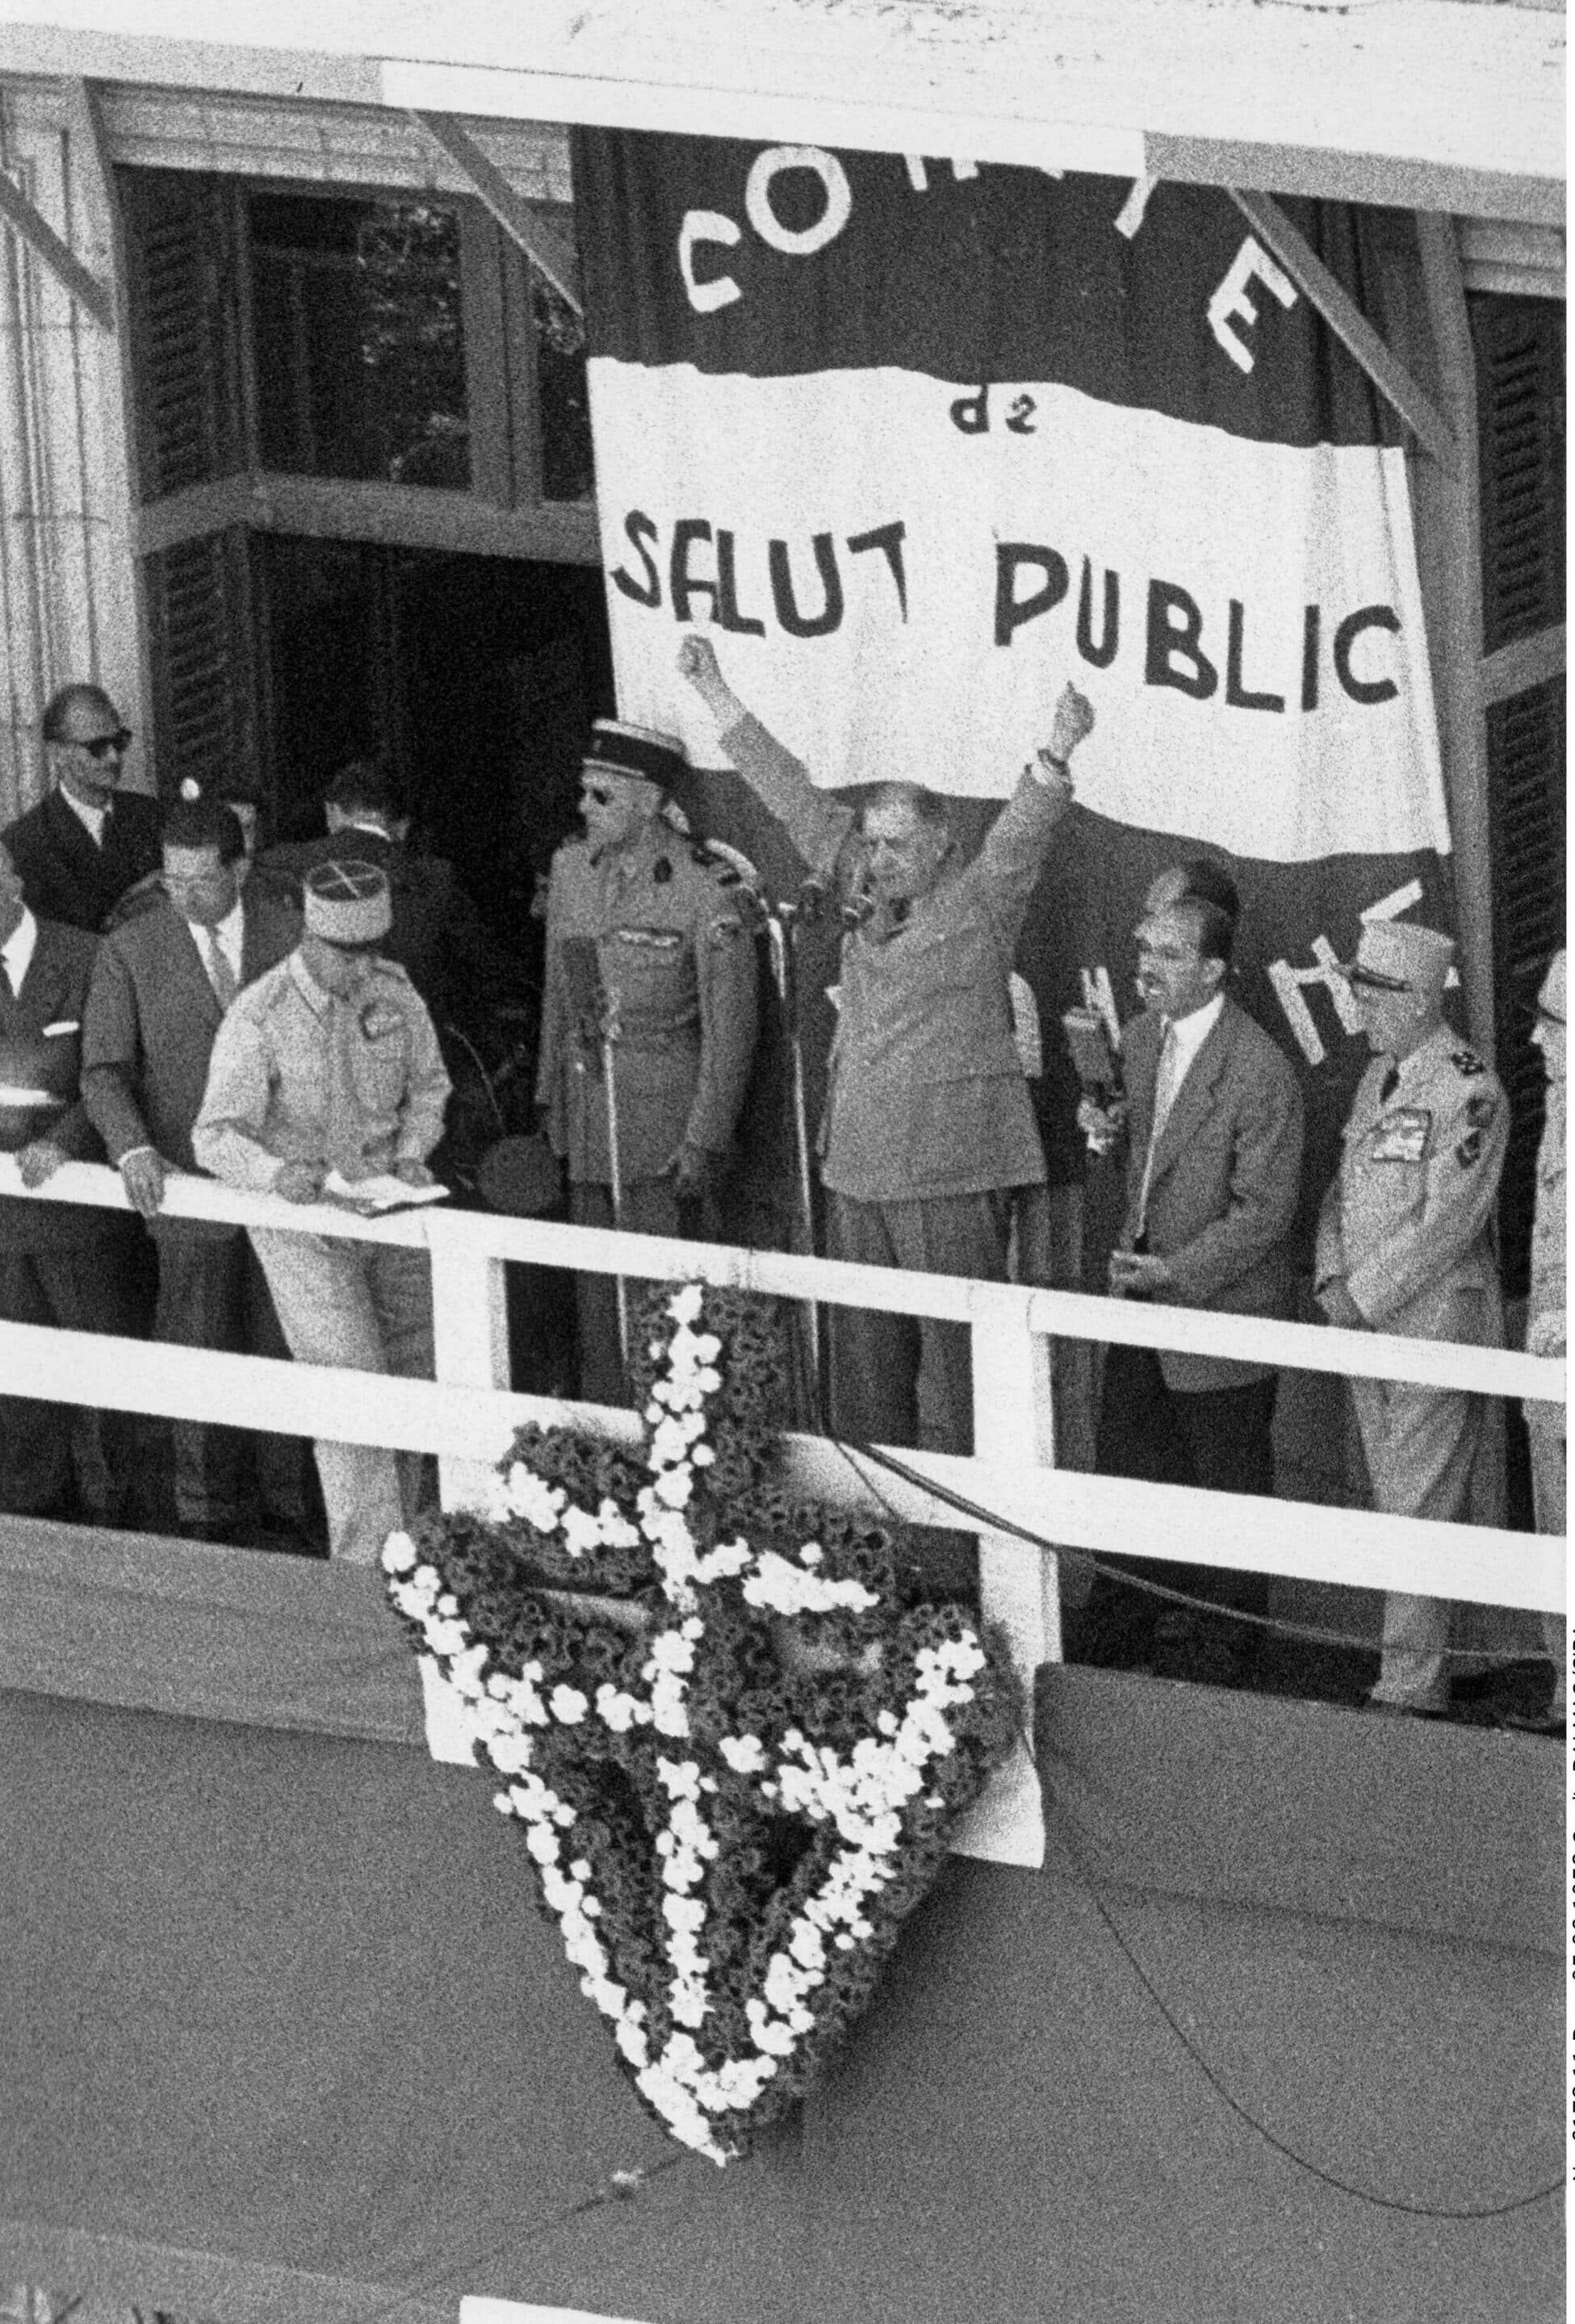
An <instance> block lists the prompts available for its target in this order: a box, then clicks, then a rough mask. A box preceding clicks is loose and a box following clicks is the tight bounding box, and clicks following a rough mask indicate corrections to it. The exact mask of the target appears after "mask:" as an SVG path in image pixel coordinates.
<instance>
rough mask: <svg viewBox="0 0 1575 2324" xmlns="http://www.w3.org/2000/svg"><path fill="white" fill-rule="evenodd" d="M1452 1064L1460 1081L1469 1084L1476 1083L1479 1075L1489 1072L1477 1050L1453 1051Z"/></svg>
mask: <svg viewBox="0 0 1575 2324" xmlns="http://www.w3.org/2000/svg"><path fill="white" fill-rule="evenodd" d="M1450 1063H1451V1065H1453V1067H1454V1069H1455V1071H1456V1073H1458V1074H1460V1079H1461V1080H1462V1081H1467V1082H1470V1081H1475V1080H1476V1078H1477V1075H1478V1074H1485V1073H1486V1072H1487V1070H1488V1068H1487V1066H1486V1065H1484V1064H1483V1063H1482V1060H1481V1058H1480V1057H1479V1056H1478V1055H1477V1052H1476V1050H1475V1049H1451V1051H1450Z"/></svg>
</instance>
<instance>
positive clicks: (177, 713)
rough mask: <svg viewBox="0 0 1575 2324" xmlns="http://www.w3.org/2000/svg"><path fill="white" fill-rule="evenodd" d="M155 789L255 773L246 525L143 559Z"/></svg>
mask: <svg viewBox="0 0 1575 2324" xmlns="http://www.w3.org/2000/svg"><path fill="white" fill-rule="evenodd" d="M143 572H144V575H145V576H146V585H147V599H148V626H149V632H150V644H151V646H152V653H151V656H150V659H151V662H152V672H153V742H154V764H155V767H156V768H157V770H158V777H159V790H160V793H161V797H163V798H174V797H176V796H178V794H179V792H180V786H181V784H182V783H183V782H185V781H186V780H187V779H194V780H196V781H197V782H198V783H200V784H202V785H203V786H204V788H207V785H208V784H209V783H211V782H212V781H213V779H214V778H215V777H216V775H219V774H226V773H228V774H237V773H244V774H246V775H249V776H251V777H252V778H253V780H254V779H256V777H257V772H258V770H257V744H256V723H257V722H256V715H255V708H256V705H255V700H254V696H253V676H252V673H253V667H254V656H253V650H252V628H253V625H252V619H251V573H250V565H249V550H248V543H247V539H246V534H245V531H244V528H242V527H239V526H235V527H233V528H232V529H231V530H229V531H227V532H210V533H205V534H200V535H198V536H197V537H196V538H194V539H190V540H182V541H177V542H176V543H175V544H174V545H173V546H172V547H170V548H169V549H160V550H159V551H158V552H157V553H156V554H155V555H153V556H152V557H149V558H144V560H143Z"/></svg>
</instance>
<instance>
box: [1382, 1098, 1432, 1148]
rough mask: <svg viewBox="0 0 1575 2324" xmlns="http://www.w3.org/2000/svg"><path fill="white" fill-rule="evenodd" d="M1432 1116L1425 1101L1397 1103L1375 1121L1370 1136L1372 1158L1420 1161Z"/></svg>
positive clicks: (1425, 1146) (1430, 1128) (1425, 1145)
mask: <svg viewBox="0 0 1575 2324" xmlns="http://www.w3.org/2000/svg"><path fill="white" fill-rule="evenodd" d="M1430 1130H1432V1114H1431V1113H1430V1112H1429V1111H1428V1110H1427V1108H1426V1106H1424V1105H1400V1106H1396V1107H1395V1111H1394V1112H1393V1113H1386V1115H1385V1116H1384V1119H1383V1120H1382V1121H1381V1122H1380V1123H1379V1124H1378V1129H1377V1136H1376V1137H1375V1138H1374V1139H1373V1148H1372V1154H1373V1160H1374V1161H1375V1162H1420V1161H1421V1160H1422V1158H1423V1156H1424V1155H1425V1153H1426V1152H1427V1139H1428V1133H1429V1131H1430Z"/></svg>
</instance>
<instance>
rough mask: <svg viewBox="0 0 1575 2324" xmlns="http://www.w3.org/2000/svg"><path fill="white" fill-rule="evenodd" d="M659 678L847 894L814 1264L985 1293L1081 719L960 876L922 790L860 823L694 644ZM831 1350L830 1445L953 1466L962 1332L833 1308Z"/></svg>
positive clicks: (897, 795) (902, 788)
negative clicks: (908, 1448)
mask: <svg viewBox="0 0 1575 2324" xmlns="http://www.w3.org/2000/svg"><path fill="white" fill-rule="evenodd" d="M678 669H679V671H680V673H681V675H682V676H683V677H685V678H687V679H688V681H689V683H690V685H691V686H693V687H695V691H696V693H697V694H698V695H699V696H700V698H701V700H702V701H703V702H704V703H705V705H706V707H707V709H708V710H709V711H710V712H711V714H712V715H713V717H714V719H715V722H716V727H717V733H718V735H719V737H720V740H721V742H722V745H723V749H724V750H725V751H726V752H727V754H728V756H729V757H730V758H731V760H732V762H733V764H734V765H735V766H736V767H737V768H738V770H739V771H740V773H741V775H742V777H743V779H744V780H745V781H746V782H747V783H748V784H749V786H750V788H751V790H753V791H754V793H755V795H756V797H757V798H759V799H760V802H761V804H762V805H763V806H764V807H766V808H767V809H768V811H769V813H770V814H771V815H773V816H775V817H776V818H777V820H778V822H779V823H780V824H781V825H782V827H783V829H784V831H785V832H786V834H787V835H788V838H789V840H791V842H792V844H793V845H794V846H795V848H797V852H798V853H799V854H800V856H801V857H802V858H803V859H804V861H805V862H806V864H807V865H808V867H809V870H810V872H811V874H812V876H813V877H815V879H816V880H817V881H824V882H825V883H826V884H827V885H828V886H829V885H831V884H833V883H836V884H838V885H839V886H841V887H843V889H845V890H846V891H847V893H848V898H849V911H850V917H852V918H854V920H855V921H856V925H854V926H853V927H851V928H850V930H849V933H848V935H847V936H845V938H844V940H843V950H842V962H841V971H840V978H839V990H840V1002H839V1013H838V1020H837V1031H836V1036H835V1038H834V1042H833V1045H832V1052H831V1060H830V1067H829V1074H828V1082H827V1090H826V1100H825V1111H824V1117H823V1120H822V1125H821V1133H820V1145H821V1156H822V1161H821V1177H822V1181H823V1183H824V1186H825V1188H826V1191H827V1194H828V1195H829V1197H830V1200H829V1203H828V1205H827V1228H826V1235H827V1243H828V1247H829V1255H830V1256H831V1257H832V1258H834V1259H850V1260H854V1261H861V1262H862V1263H863V1264H864V1265H866V1266H876V1267H899V1268H912V1269H916V1270H920V1271H923V1272H926V1273H929V1274H934V1275H961V1276H972V1277H982V1278H984V1279H985V1280H987V1281H995V1282H1001V1281H1004V1280H1005V1277H1006V1263H1007V1240H1008V1233H1009V1225H1010V1216H1011V1208H1012V1195H1013V1192H1014V1190H1015V1189H1017V1188H1019V1187H1023V1186H1032V1185H1043V1184H1044V1180H1045V1156H1044V1152H1043V1149H1042V1148H1041V1147H1040V1144H1039V1136H1038V1132H1037V1130H1036V1129H1035V1126H1034V1116H1033V1108H1032V1105H1031V1103H1030V1101H1029V1097H1028V1091H1027V1082H1026V1081H1025V1079H1024V1075H1023V1066H1022V1060H1021V1058H1020V1057H1019V1056H1018V1048H1017V1045H1016V1042H1015V1040H1014V1038H1013V1035H1012V1013H1011V1004H1010V999H1009V976H1010V973H1011V966H1012V956H1013V953H1014V951H1015V949H1016V945H1017V941H1018V936H1019V934H1020V933H1021V930H1022V925H1023V918H1024V915H1025V914H1026V912H1027V908H1028V899H1029V897H1030V896H1031V895H1032V893H1033V890H1034V886H1035V883H1036V881H1037V879H1038V877H1039V873H1040V871H1041V870H1042V868H1043V866H1044V862H1045V856H1046V854H1047V853H1048V852H1049V846H1050V841H1051V836H1052V834H1053V833H1054V832H1055V827H1056V825H1058V823H1059V822H1060V820H1061V818H1062V816H1064V813H1065V812H1066V808H1067V807H1068V805H1069V803H1070V800H1071V797H1072V779H1071V775H1070V773H1069V771H1068V767H1067V761H1068V758H1069V756H1070V754H1071V752H1073V750H1074V749H1075V747H1076V746H1077V744H1078V743H1079V742H1081V741H1082V737H1083V736H1084V735H1085V734H1086V733H1089V731H1090V730H1091V727H1092V725H1093V711H1092V709H1091V706H1090V705H1089V704H1088V702H1086V701H1085V700H1084V698H1083V696H1082V695H1081V694H1079V693H1078V692H1077V691H1076V689H1075V688H1074V687H1070V686H1068V687H1065V688H1064V691H1063V693H1062V695H1061V698H1060V700H1059V701H1058V702H1057V704H1056V705H1055V715H1054V718H1053V721H1052V725H1051V735H1050V742H1049V745H1048V748H1047V749H1046V750H1045V751H1042V752H1040V753H1039V754H1038V758H1037V759H1036V761H1033V762H1031V763H1030V764H1029V765H1028V766H1027V767H1026V768H1025V769H1024V770H1023V774H1022V777H1021V779H1020V780H1019V782H1018V787H1017V790H1016V792H1015V794H1014V795H1013V797H1012V798H1010V799H1009V800H1008V801H1007V804H1006V806H1005V807H1003V808H1002V810H1001V812H1000V814H999V816H997V818H996V820H995V822H994V824H993V825H991V827H990V833H989V835H988V836H987V837H986V839H985V841H984V844H983V846H982V847H981V849H980V851H979V853H978V854H977V855H976V856H974V857H973V858H972V861H964V860H963V857H962V855H961V854H960V853H959V851H958V849H957V846H956V844H955V842H954V840H953V835H952V832H951V829H950V826H949V824H948V821H947V816H946V807H945V802H944V799H943V798H940V797H939V795H938V794H937V793H935V792H934V791H930V790H926V788H923V786H922V785H919V784H916V783H904V782H891V783H882V784H879V785H877V786H876V787H875V788H873V789H872V790H871V791H870V795H869V797H868V798H867V800H866V802H865V804H864V807H863V808H862V810H861V812H860V813H858V814H855V812H854V810H853V809H852V807H848V806H846V805H845V804H843V802H842V801H841V800H839V799H837V798H833V797H831V796H829V795H828V794H827V793H826V792H825V791H824V790H820V789H817V788H816V787H815V784H814V783H813V782H812V781H811V780H810V778H809V773H808V770H806V768H805V766H804V765H803V764H802V762H801V761H799V760H797V759H796V758H795V757H794V756H793V754H792V753H791V752H789V751H788V750H786V749H785V748H784V747H783V745H782V744H781V743H780V742H778V741H777V740H776V738H775V737H774V736H773V735H771V734H770V733H768V732H767V730H766V729H765V727H764V726H762V725H761V724H760V721H759V720H758V719H757V718H754V717H752V716H751V714H750V713H749V711H748V710H747V709H746V708H745V706H744V705H743V703H742V702H741V700H740V699H739V697H738V696H737V695H736V694H734V692H733V690H732V687H730V686H729V685H728V683H727V681H726V679H725V678H723V674H722V670H721V668H720V665H719V664H718V662H717V659H716V652H715V649H714V646H713V645H712V643H711V641H710V640H709V638H705V637H699V636H694V637H688V638H686V639H685V641H684V642H683V645H682V647H681V648H680V650H679V657H678ZM831 1347H832V1403H833V1413H834V1420H835V1425H836V1426H837V1428H838V1430H839V1431H840V1432H841V1434H843V1435H846V1436H850V1437H854V1438H857V1439H860V1440H861V1441H864V1442H874V1443H898V1444H901V1443H909V1444H911V1443H915V1442H917V1443H921V1444H924V1445H926V1446H927V1447H929V1448H930V1449H932V1450H934V1451H935V1452H969V1451H970V1450H971V1449H972V1434H973V1396H972V1363H971V1358H970V1349H969V1332H968V1327H967V1326H966V1324H961V1323H937V1322H928V1321H926V1322H924V1323H916V1321H915V1319H914V1318H912V1317H911V1316H907V1315H897V1314H890V1315H888V1314H871V1313H863V1312H861V1311H860V1310H858V1309H854V1308H847V1307H838V1308H835V1309H834V1311H833V1314H832V1329H831Z"/></svg>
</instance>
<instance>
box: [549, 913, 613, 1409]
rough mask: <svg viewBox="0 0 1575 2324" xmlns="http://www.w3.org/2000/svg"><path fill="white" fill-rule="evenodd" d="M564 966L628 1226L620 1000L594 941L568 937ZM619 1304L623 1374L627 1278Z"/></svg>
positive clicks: (564, 942)
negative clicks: (621, 1138) (599, 1094)
mask: <svg viewBox="0 0 1575 2324" xmlns="http://www.w3.org/2000/svg"><path fill="white" fill-rule="evenodd" d="M562 952H563V967H564V976H565V980H566V983H567V985H568V991H569V1003H570V1007H571V1008H572V1010H573V1011H574V1016H575V1019H576V1025H577V1028H578V1031H579V1037H580V1042H581V1045H582V1048H585V1047H589V1046H590V1045H591V1043H592V1042H593V1041H594V1043H595V1045H596V1049H597V1053H598V1056H599V1057H600V1061H601V1066H602V1084H603V1088H604V1089H605V1091H606V1093H607V1162H608V1190H609V1192H610V1194H611V1195H612V1198H613V1228H614V1230H615V1231H622V1226H623V1169H622V1163H621V1161H620V1159H619V1154H618V1068H617V1058H616V1050H617V1047H618V996H617V994H616V993H610V992H609V991H608V990H607V988H606V986H605V984H604V983H603V981H602V957H601V954H600V953H599V952H598V951H597V949H596V940H595V938H594V936H565V937H564V938H563V940H562ZM613 1283H614V1286H615V1288H616V1293H617V1299H618V1349H619V1353H620V1354H621V1356H622V1359H623V1365H624V1369H625V1371H626V1372H627V1370H628V1367H629V1289H628V1286H627V1285H626V1284H625V1282H624V1280H623V1277H622V1275H618V1276H615V1277H613Z"/></svg>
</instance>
